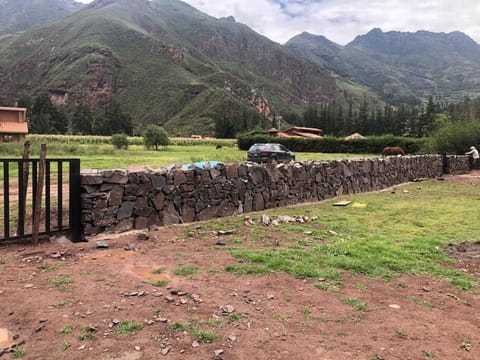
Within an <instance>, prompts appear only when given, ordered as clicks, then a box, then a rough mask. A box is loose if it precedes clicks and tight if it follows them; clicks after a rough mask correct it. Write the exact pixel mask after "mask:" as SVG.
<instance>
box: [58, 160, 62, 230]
mask: <svg viewBox="0 0 480 360" xmlns="http://www.w3.org/2000/svg"><path fill="white" fill-rule="evenodd" d="M57 170H58V171H57V227H58V229H59V230H60V229H62V228H63V174H62V170H63V161H59V162H58V168H57Z"/></svg>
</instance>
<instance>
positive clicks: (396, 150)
mask: <svg viewBox="0 0 480 360" xmlns="http://www.w3.org/2000/svg"><path fill="white" fill-rule="evenodd" d="M382 155H383V156H389V155H402V156H405V151H403V149H402V148H401V147H400V146H392V147H389V146H387V147H386V148H385V149H383V151H382Z"/></svg>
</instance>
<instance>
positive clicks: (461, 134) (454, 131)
mask: <svg viewBox="0 0 480 360" xmlns="http://www.w3.org/2000/svg"><path fill="white" fill-rule="evenodd" d="M472 145H473V146H475V147H477V146H479V145H480V121H466V122H453V123H452V122H449V123H446V124H443V125H441V126H440V127H439V128H438V129H436V130H435V131H434V132H433V134H432V137H431V142H430V144H429V150H431V151H433V152H438V153H451V154H464V153H465V152H466V151H468V150H469V148H470V146H472Z"/></svg>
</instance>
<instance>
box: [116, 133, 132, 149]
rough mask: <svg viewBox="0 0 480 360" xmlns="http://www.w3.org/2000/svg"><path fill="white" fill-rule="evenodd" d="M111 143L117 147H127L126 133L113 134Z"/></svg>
mask: <svg viewBox="0 0 480 360" xmlns="http://www.w3.org/2000/svg"><path fill="white" fill-rule="evenodd" d="M112 144H113V146H115V147H116V148H117V149H122V148H124V149H128V137H127V135H126V134H113V135H112Z"/></svg>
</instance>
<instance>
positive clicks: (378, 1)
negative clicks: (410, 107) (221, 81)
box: [77, 0, 480, 45]
mask: <svg viewBox="0 0 480 360" xmlns="http://www.w3.org/2000/svg"><path fill="white" fill-rule="evenodd" d="M77 1H80V2H83V3H89V2H91V0H77ZM184 1H185V2H186V3H189V4H190V5H192V6H194V7H195V8H197V9H199V10H201V11H203V12H205V13H207V14H209V15H212V16H215V17H225V16H230V15H232V16H234V17H235V19H236V20H237V21H239V22H241V23H244V24H246V25H248V26H250V27H251V28H253V29H254V30H255V31H257V32H259V33H260V34H262V35H265V36H267V37H268V38H270V39H272V40H274V41H277V42H279V43H284V42H286V41H287V40H288V39H290V38H291V37H292V36H295V35H297V34H299V33H301V32H303V31H307V32H309V33H312V34H317V35H324V36H326V37H327V38H329V39H330V40H332V41H335V42H337V43H339V44H342V45H344V44H346V43H348V42H350V41H352V40H353V39H354V38H355V36H357V35H360V34H365V33H366V32H368V31H369V30H371V29H373V28H375V27H378V28H381V29H382V30H383V31H391V30H397V31H412V32H414V31H417V30H429V31H434V32H451V31H457V30H458V31H462V32H464V33H466V34H467V35H469V36H470V37H472V38H473V39H474V40H475V41H477V42H478V43H480V1H479V0H455V1H452V0H184Z"/></svg>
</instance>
